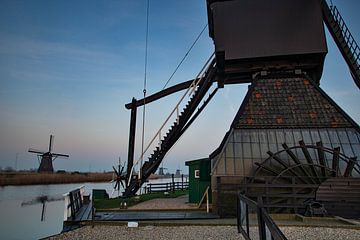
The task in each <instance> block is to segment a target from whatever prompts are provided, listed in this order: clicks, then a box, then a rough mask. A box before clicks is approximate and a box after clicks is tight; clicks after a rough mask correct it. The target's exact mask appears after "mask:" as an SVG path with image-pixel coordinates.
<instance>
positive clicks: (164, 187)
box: [146, 182, 189, 193]
mask: <svg viewBox="0 0 360 240" xmlns="http://www.w3.org/2000/svg"><path fill="white" fill-rule="evenodd" d="M188 188H189V182H167V183H149V184H147V185H146V192H147V193H154V192H174V191H175V190H185V189H188Z"/></svg>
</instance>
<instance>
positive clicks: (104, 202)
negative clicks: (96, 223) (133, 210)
mask: <svg viewBox="0 0 360 240" xmlns="http://www.w3.org/2000/svg"><path fill="white" fill-rule="evenodd" d="M188 193H189V191H188V190H175V192H167V193H164V192H157V193H146V194H142V195H139V196H134V197H130V198H108V199H94V207H95V208H96V210H97V211H101V210H108V209H121V208H124V207H125V205H124V204H125V203H126V207H131V206H133V205H136V204H138V203H141V202H145V201H149V200H152V199H156V198H177V197H180V196H182V195H186V194H188Z"/></svg>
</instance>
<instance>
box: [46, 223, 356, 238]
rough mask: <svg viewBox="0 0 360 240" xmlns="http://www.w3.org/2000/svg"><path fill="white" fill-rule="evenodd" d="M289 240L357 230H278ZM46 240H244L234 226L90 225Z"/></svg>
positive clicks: (343, 235) (348, 235)
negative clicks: (132, 226) (129, 226)
mask: <svg viewBox="0 0 360 240" xmlns="http://www.w3.org/2000/svg"><path fill="white" fill-rule="evenodd" d="M281 230H282V231H283V232H284V234H285V235H286V236H287V238H288V239H289V240H309V239H310V240H315V239H316V240H359V239H360V230H354V229H339V228H307V227H281ZM49 239H79V240H80V239H101V240H108V239H120V240H121V239H142V240H146V239H156V240H162V239H163V240H170V239H179V240H180V239H181V240H182V239H197V240H199V239H214V240H222V239H224V240H225V239H226V240H227V239H230V240H231V239H244V238H243V237H242V236H241V234H239V233H237V228H236V226H179V227H165V226H144V227H138V228H128V227H127V226H101V225H98V226H95V227H94V228H92V227H90V226H86V227H82V228H80V229H77V230H74V231H71V232H67V233H63V234H60V235H59V236H55V237H51V238H49Z"/></svg>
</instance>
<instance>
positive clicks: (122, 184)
mask: <svg viewBox="0 0 360 240" xmlns="http://www.w3.org/2000/svg"><path fill="white" fill-rule="evenodd" d="M120 183H121V186H122V187H123V189H125V185H124V183H123V181H120Z"/></svg>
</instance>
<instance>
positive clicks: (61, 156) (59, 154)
mask: <svg viewBox="0 0 360 240" xmlns="http://www.w3.org/2000/svg"><path fill="white" fill-rule="evenodd" d="M51 155H52V156H53V157H60V158H68V157H70V155H68V154H62V153H52V154H51Z"/></svg>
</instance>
